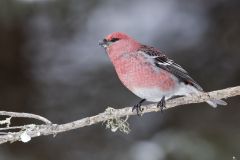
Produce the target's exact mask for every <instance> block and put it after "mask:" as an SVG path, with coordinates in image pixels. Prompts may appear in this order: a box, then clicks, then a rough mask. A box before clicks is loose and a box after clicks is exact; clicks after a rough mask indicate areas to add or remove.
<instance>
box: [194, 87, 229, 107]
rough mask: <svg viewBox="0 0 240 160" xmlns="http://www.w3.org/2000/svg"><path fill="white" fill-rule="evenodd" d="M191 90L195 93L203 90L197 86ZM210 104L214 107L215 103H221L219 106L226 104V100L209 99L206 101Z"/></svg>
mask: <svg viewBox="0 0 240 160" xmlns="http://www.w3.org/2000/svg"><path fill="white" fill-rule="evenodd" d="M193 92H195V93H196V94H199V93H202V92H203V91H199V90H198V89H197V88H195V87H194V89H193ZM206 102H207V103H208V104H209V105H210V106H212V107H213V108H216V107H217V105H221V106H226V105H227V102H225V101H223V100H221V99H211V100H209V101H206Z"/></svg>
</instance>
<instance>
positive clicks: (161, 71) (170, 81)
mask: <svg viewBox="0 0 240 160" xmlns="http://www.w3.org/2000/svg"><path fill="white" fill-rule="evenodd" d="M99 45H101V46H102V47H104V48H105V49H106V52H107V54H108V56H109V58H110V60H111V61H112V63H113V65H114V67H115V70H116V72H117V75H118V77H119V79H120V80H121V82H122V83H123V84H124V86H126V87H127V88H128V89H129V90H130V91H132V92H133V93H134V94H135V95H137V96H138V97H140V98H142V100H141V101H140V102H139V103H138V104H136V105H134V107H133V110H134V109H136V110H137V113H138V114H139V111H142V109H141V104H142V103H143V102H144V101H150V102H158V105H157V107H161V110H162V109H163V107H165V100H168V99H170V98H174V97H176V96H187V95H190V94H193V93H194V94H198V93H201V92H203V89H202V87H201V86H200V85H199V84H198V83H197V82H196V81H194V80H193V79H192V78H191V77H190V76H189V75H188V73H187V71H186V70H185V69H183V68H182V67H181V66H180V65H178V64H176V63H175V62H174V61H173V60H171V59H169V58H168V57H167V56H166V55H165V54H163V52H162V51H160V50H159V49H157V48H154V47H151V46H147V45H143V44H141V43H139V42H138V41H136V40H134V39H133V38H131V37H130V36H128V35H127V34H124V33H121V32H114V33H112V34H110V35H108V36H106V37H105V38H104V39H103V40H102V41H101V42H99ZM207 103H208V104H209V105H211V106H212V107H217V105H218V104H219V105H226V104H227V103H226V102H224V101H223V100H216V99H213V100H210V101H207Z"/></svg>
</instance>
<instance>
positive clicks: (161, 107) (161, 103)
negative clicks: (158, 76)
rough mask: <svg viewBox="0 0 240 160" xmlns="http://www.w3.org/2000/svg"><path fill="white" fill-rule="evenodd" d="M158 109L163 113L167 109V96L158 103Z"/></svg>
mask: <svg viewBox="0 0 240 160" xmlns="http://www.w3.org/2000/svg"><path fill="white" fill-rule="evenodd" d="M157 107H159V108H160V109H161V112H163V109H164V108H166V100H165V96H163V97H162V99H161V101H159V102H158V104H157Z"/></svg>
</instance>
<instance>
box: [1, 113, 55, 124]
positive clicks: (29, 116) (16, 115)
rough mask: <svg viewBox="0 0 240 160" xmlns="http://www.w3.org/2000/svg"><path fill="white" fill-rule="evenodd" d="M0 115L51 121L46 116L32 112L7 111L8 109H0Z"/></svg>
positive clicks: (47, 122)
mask: <svg viewBox="0 0 240 160" xmlns="http://www.w3.org/2000/svg"><path fill="white" fill-rule="evenodd" d="M0 116H9V117H20V118H32V119H37V120H39V121H42V122H44V123H46V124H50V123H52V122H51V121H49V120H48V119H47V118H44V117H42V116H39V115H36V114H32V113H23V112H22V113H20V112H8V111H0Z"/></svg>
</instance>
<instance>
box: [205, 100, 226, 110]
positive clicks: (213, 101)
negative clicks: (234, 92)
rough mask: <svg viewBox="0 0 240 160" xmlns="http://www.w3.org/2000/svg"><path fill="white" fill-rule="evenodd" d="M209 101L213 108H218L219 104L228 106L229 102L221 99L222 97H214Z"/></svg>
mask: <svg viewBox="0 0 240 160" xmlns="http://www.w3.org/2000/svg"><path fill="white" fill-rule="evenodd" d="M207 103H208V104H209V105H210V106H212V107H213V108H216V107H217V105H221V106H226V105H227V102H225V101H223V100H221V99H212V100H209V101H207Z"/></svg>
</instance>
